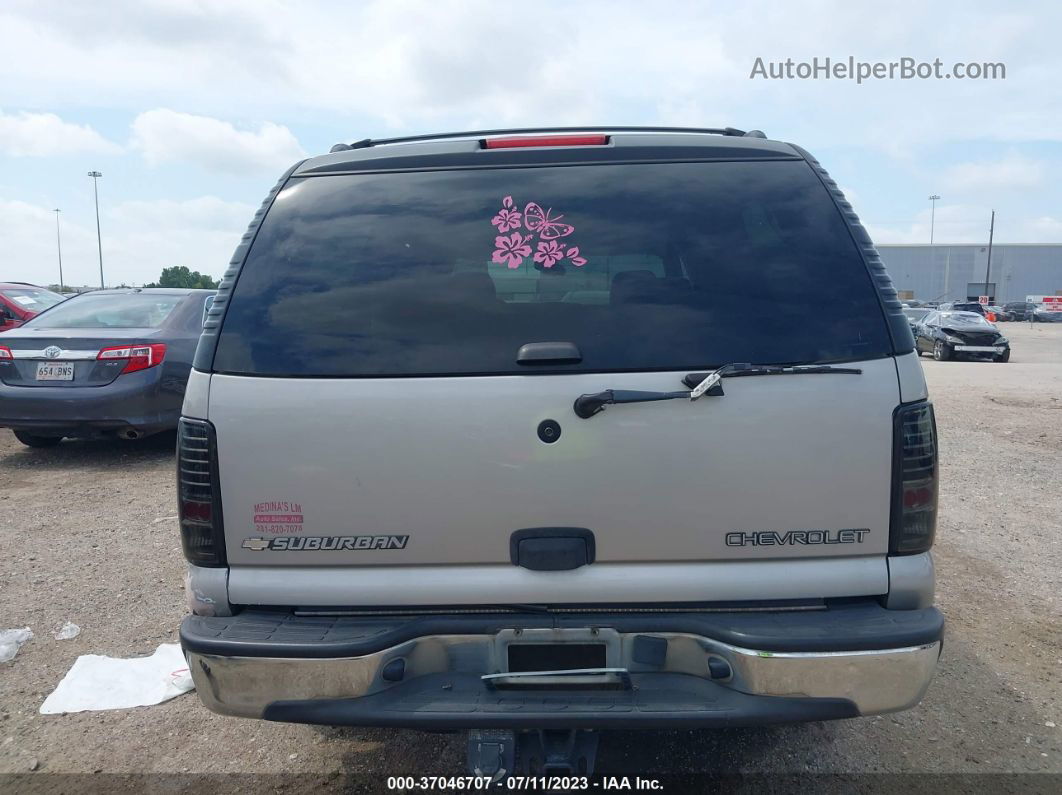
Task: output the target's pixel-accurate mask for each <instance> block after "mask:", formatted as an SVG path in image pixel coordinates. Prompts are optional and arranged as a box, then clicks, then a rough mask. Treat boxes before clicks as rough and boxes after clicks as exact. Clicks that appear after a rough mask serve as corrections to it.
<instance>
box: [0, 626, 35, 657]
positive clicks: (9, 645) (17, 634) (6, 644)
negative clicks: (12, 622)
mask: <svg viewBox="0 0 1062 795" xmlns="http://www.w3.org/2000/svg"><path fill="white" fill-rule="evenodd" d="M32 637H33V630H31V629H30V628H29V627H23V628H22V629H0V662H10V661H11V660H13V659H15V655H16V654H18V650H19V649H21V648H22V644H23V643H25V642H26V641H27V640H29V639H30V638H32Z"/></svg>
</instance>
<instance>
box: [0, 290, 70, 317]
mask: <svg viewBox="0 0 1062 795" xmlns="http://www.w3.org/2000/svg"><path fill="white" fill-rule="evenodd" d="M0 295H2V296H4V298H6V299H8V300H9V301H13V302H14V303H15V304H17V305H18V306H19V307H21V308H22V309H26V310H28V311H30V312H43V311H44V310H45V309H47V308H48V307H51V306H55V305H56V304H58V303H60V302H61V301H63V300H64V296H61V295H59V293H53V292H52V291H51V290H45V289H43V288H41V287H4V288H2V289H0Z"/></svg>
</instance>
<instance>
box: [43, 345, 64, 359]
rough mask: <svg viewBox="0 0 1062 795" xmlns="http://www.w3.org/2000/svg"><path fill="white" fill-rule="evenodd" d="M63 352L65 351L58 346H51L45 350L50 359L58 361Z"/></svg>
mask: <svg viewBox="0 0 1062 795" xmlns="http://www.w3.org/2000/svg"><path fill="white" fill-rule="evenodd" d="M62 352H63V349H62V348H60V347H59V346H57V345H49V346H48V347H47V348H45V349H44V355H45V356H47V357H48V358H49V359H58V358H59V356H60V355H61V354H62Z"/></svg>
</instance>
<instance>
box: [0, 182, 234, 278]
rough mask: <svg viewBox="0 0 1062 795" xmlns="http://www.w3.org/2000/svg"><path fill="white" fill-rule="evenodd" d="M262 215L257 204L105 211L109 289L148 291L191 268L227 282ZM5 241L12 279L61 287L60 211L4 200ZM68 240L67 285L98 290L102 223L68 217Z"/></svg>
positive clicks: (150, 205) (208, 201)
mask: <svg viewBox="0 0 1062 795" xmlns="http://www.w3.org/2000/svg"><path fill="white" fill-rule="evenodd" d="M254 210H255V208H254V206H253V205H250V204H243V203H241V202H229V201H223V200H221V199H218V198H216V197H213V196H202V197H199V198H195V199H187V200H184V201H174V200H159V201H126V202H121V203H119V204H116V205H114V206H113V207H107V206H104V207H101V217H100V224H101V227H102V239H103V266H104V274H105V276H106V281H107V284H109V285H110V284H119V283H123V282H124V283H126V284H134V283H136V284H143V283H144V282H145V281H151V280H153V279H157V278H158V275H159V273H160V272H161V271H162V269H163V268H165V267H169V266H170V265H187V266H188V267H189V268H191V269H192V270H197V271H200V272H201V273H209V274H210V275H212V276H214V277H215V278H216V277H219V276H220V275H221V274H222V273H223V272H224V270H225V268H226V267H227V265H228V262H229V259H230V258H231V257H232V252H233V251H234V250H235V248H236V245H237V244H238V243H239V241H240V236H241V235H242V234H243V232H244V230H246V228H247V224H248V222H249V221H250V220H251V216H252V215H253V213H254ZM90 212H91V211H90ZM0 239H2V240H3V241H4V252H5V261H6V262H7V263H8V265H7V267H6V269H5V271H4V275H5V278H9V279H16V280H19V281H28V282H35V283H40V284H49V283H55V282H57V281H58V278H59V277H58V264H57V256H56V246H55V214H54V213H53V212H52V210H50V209H49V208H47V207H42V206H39V205H34V204H31V203H28V202H24V201H18V200H10V199H4V198H2V197H0ZM62 239H63V275H64V277H65V280H66V282H67V283H69V284H78V285H95V284H98V283H99V262H98V259H97V251H96V225H95V216H94V215H90V214H89V213H84V214H83V215H81V216H78V215H75V214H74V213H63V214H62Z"/></svg>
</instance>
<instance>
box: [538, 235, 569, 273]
mask: <svg viewBox="0 0 1062 795" xmlns="http://www.w3.org/2000/svg"><path fill="white" fill-rule="evenodd" d="M563 257H564V246H562V245H560V244H559V243H558V242H557V241H556V240H545V241H543V242H541V243H539V244H538V251H536V252H535V257H534V260H535V262H541V263H542V267H543V268H552V267H553V265H554V264H555V263H556V262H557V261H558V260H560V259H562V258H563Z"/></svg>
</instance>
